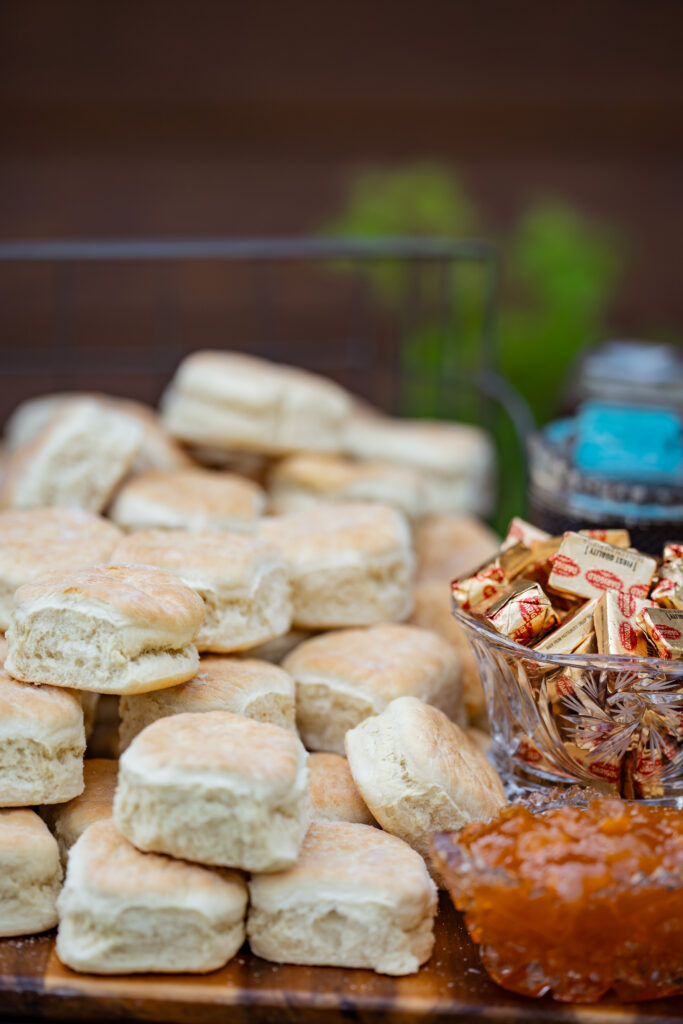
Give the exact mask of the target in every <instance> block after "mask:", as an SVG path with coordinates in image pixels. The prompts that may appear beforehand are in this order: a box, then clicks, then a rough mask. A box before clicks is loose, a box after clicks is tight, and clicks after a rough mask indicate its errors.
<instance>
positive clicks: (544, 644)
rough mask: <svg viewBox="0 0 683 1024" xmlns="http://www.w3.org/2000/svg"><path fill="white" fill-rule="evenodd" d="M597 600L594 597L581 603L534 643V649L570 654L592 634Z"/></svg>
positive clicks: (548, 652)
mask: <svg viewBox="0 0 683 1024" xmlns="http://www.w3.org/2000/svg"><path fill="white" fill-rule="evenodd" d="M599 600H600V599H599V598H597V597H594V598H593V600H592V601H587V602H586V603H585V604H583V605H581V607H580V608H579V609H578V610H577V611H575V612H574V613H573V614H572V615H570V617H569V618H568V619H565V620H564V622H563V623H562V624H561V625H560V626H558V627H557V629H554V630H553V631H552V633H549V634H548V635H547V636H544V637H543V639H542V640H541V641H539V643H537V644H534V650H535V651H543V652H545V653H546V654H571V653H572V652H573V651H575V650H576V649H577V647H579V646H580V645H581V644H582V643H583V642H584V641H585V640H587V639H589V637H590V636H591V635H592V634H593V612H594V611H595V608H596V606H597V604H598V601H599Z"/></svg>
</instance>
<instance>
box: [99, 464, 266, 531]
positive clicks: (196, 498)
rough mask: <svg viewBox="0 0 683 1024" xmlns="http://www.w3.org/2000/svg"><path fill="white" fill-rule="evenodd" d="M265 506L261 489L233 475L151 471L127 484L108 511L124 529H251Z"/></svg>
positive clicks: (195, 471) (189, 471)
mask: <svg viewBox="0 0 683 1024" xmlns="http://www.w3.org/2000/svg"><path fill="white" fill-rule="evenodd" d="M264 505H265V495H264V493H263V491H262V490H261V488H260V487H259V486H258V485H257V484H255V483H252V481H251V480H245V479H244V478H243V477H239V476H235V475H234V474H232V473H221V472H216V471H214V470H210V469H184V470H175V471H173V472H164V471H162V470H148V471H147V472H146V473H138V474H137V475H136V476H133V477H131V479H130V480H129V481H128V482H127V483H125V484H123V486H122V487H121V488H120V490H119V492H118V494H117V495H116V498H115V499H114V501H113V503H112V506H111V508H110V509H109V515H110V517H111V518H112V519H113V520H114V522H115V523H117V524H118V525H119V526H120V527H121V528H122V529H124V530H150V529H171V530H173V529H178V530H192V531H197V530H238V531H244V532H249V531H251V530H253V529H254V525H255V520H256V518H257V516H260V515H261V513H262V512H263V508H264Z"/></svg>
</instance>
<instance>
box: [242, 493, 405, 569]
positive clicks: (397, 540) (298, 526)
mask: <svg viewBox="0 0 683 1024" xmlns="http://www.w3.org/2000/svg"><path fill="white" fill-rule="evenodd" d="M259 532H260V535H261V536H262V537H264V538H265V539H266V540H269V541H271V543H273V544H275V545H276V546H278V547H280V548H281V549H282V550H283V551H284V553H285V555H286V556H287V557H291V558H293V559H294V560H296V561H298V562H306V563H308V562H311V563H314V562H315V559H316V558H320V557H322V558H330V557H334V556H336V557H337V558H339V559H340V560H342V559H343V558H344V556H348V555H349V554H350V555H352V556H356V557H361V558H362V557H363V556H364V555H377V556H382V555H386V554H393V553H395V552H396V550H397V549H400V550H405V551H408V552H409V551H410V549H411V540H410V531H409V528H408V524H407V522H406V520H405V518H404V517H403V516H402V515H401V513H400V512H397V511H396V509H394V508H390V507H389V506H388V505H380V504H374V503H370V502H367V503H365V502H348V503H344V504H332V503H330V504H326V505H315V506H314V507H313V508H311V509H309V510H307V511H305V512H299V513H294V514H292V515H284V516H266V517H264V518H263V519H262V520H261V521H260V523H259Z"/></svg>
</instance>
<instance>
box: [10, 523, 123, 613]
mask: <svg viewBox="0 0 683 1024" xmlns="http://www.w3.org/2000/svg"><path fill="white" fill-rule="evenodd" d="M120 539H121V534H120V532H119V531H118V530H117V528H116V527H115V526H114V525H113V524H112V523H108V522H107V520H106V519H102V518H101V517H100V516H97V515H93V514H92V513H90V512H81V511H79V510H78V509H66V508H25V509H11V510H9V509H8V510H5V511H2V512H0V629H7V626H8V625H9V620H10V616H11V614H12V607H13V599H14V592H15V590H16V589H17V588H18V587H20V586H21V585H22V584H23V583H28V582H29V580H34V579H36V578H37V577H38V576H42V575H43V574H44V573H45V572H47V571H52V570H57V569H73V568H74V567H75V566H79V565H98V564H99V563H100V562H105V561H106V560H107V559H108V558H109V555H110V554H111V553H112V551H113V550H114V548H115V547H116V545H117V544H118V542H119V540H120Z"/></svg>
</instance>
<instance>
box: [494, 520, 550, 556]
mask: <svg viewBox="0 0 683 1024" xmlns="http://www.w3.org/2000/svg"><path fill="white" fill-rule="evenodd" d="M549 539H550V534H549V533H546V531H545V530H541V529H539V528H538V526H534V525H533V524H532V523H527V522H526V520H525V519H520V518H519V516H515V517H514V519H512V520H511V521H510V525H509V526H508V532H507V535H506V537H505V540H504V541H503V549H505V548H510V547H512V545H513V544H524V545H526V547H528V548H530V547H533V545H534V544H536V543H538V541H541V540H549Z"/></svg>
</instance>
